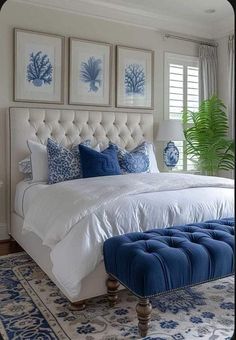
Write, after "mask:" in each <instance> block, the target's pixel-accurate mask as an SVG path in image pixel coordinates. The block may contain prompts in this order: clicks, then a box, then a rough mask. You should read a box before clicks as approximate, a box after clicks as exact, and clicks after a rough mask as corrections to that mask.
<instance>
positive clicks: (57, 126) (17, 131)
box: [8, 107, 153, 213]
mask: <svg viewBox="0 0 236 340" xmlns="http://www.w3.org/2000/svg"><path fill="white" fill-rule="evenodd" d="M48 137H52V138H53V139H55V140H56V141H58V142H59V143H62V144H63V145H65V146H71V145H72V144H75V143H79V142H80V141H82V140H84V139H91V141H92V144H93V145H95V144H97V143H103V144H104V145H105V144H108V141H109V140H111V141H113V142H115V143H117V144H119V145H121V146H122V147H125V148H126V149H130V148H133V147H134V146H136V145H137V144H138V143H140V142H141V141H142V140H144V139H145V140H148V141H152V140H153V116H152V114H149V113H122V112H101V111H82V110H64V109H46V108H43V109H41V108H15V107H14V108H10V110H9V152H8V154H9V155H10V159H9V162H8V163H9V171H8V175H9V201H10V202H11V203H10V206H11V208H10V209H9V213H10V211H12V209H13V210H14V206H13V203H14V196H15V186H16V184H17V183H18V182H19V181H20V180H21V179H22V177H21V174H20V173H19V171H18V162H19V161H20V160H22V159H24V158H25V157H26V156H27V155H29V150H28V147H27V144H26V141H27V139H32V140H35V141H38V142H40V143H43V144H44V143H46V141H47V138H48Z"/></svg>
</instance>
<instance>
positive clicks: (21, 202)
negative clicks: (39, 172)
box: [15, 181, 48, 218]
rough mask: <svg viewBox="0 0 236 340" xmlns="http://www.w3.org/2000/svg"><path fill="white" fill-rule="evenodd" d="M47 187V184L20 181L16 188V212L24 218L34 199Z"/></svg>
mask: <svg viewBox="0 0 236 340" xmlns="http://www.w3.org/2000/svg"><path fill="white" fill-rule="evenodd" d="M47 186H48V184H46V182H33V183H32V182H31V181H20V182H19V183H18V184H17V186H16V193H15V212H16V213H17V214H18V215H19V216H21V217H23V218H24V216H25V212H26V211H27V210H28V208H29V206H30V203H31V202H32V199H33V197H34V196H35V195H36V194H37V193H38V192H39V191H40V190H41V189H43V188H46V187H47Z"/></svg>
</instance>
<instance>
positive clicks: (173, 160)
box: [163, 142, 179, 168]
mask: <svg viewBox="0 0 236 340" xmlns="http://www.w3.org/2000/svg"><path fill="white" fill-rule="evenodd" d="M163 156H164V162H165V165H166V166H167V167H169V168H174V167H175V166H176V164H177V163H178V161H179V150H178V148H177V146H176V145H175V143H174V142H169V143H168V144H167V146H166V147H165V149H164V152H163Z"/></svg>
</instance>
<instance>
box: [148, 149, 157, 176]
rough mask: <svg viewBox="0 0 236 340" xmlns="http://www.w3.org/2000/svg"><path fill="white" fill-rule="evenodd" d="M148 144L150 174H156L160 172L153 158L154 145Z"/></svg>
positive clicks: (154, 157)
mask: <svg viewBox="0 0 236 340" xmlns="http://www.w3.org/2000/svg"><path fill="white" fill-rule="evenodd" d="M147 144H148V153H149V162H150V163H149V167H150V173H158V172H160V171H159V169H158V166H157V160H156V156H155V149H154V145H153V144H152V143H147Z"/></svg>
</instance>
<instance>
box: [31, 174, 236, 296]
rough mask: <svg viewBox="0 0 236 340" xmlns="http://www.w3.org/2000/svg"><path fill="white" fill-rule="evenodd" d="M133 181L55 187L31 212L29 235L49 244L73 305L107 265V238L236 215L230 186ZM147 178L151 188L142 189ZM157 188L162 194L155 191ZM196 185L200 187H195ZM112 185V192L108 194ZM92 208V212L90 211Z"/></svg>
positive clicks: (155, 177) (182, 179) (155, 178)
mask: <svg viewBox="0 0 236 340" xmlns="http://www.w3.org/2000/svg"><path fill="white" fill-rule="evenodd" d="M129 176H130V175H126V176H122V177H116V178H110V179H109V178H100V179H85V180H82V181H81V180H76V181H70V182H67V183H66V182H65V183H61V184H57V185H55V186H50V187H51V188H50V189H47V190H45V191H44V192H43V193H42V194H41V195H37V196H36V197H35V199H34V200H33V201H34V202H33V203H32V204H31V205H30V206H29V214H28V219H27V214H26V222H27V223H26V224H25V230H27V229H28V230H31V231H33V232H35V233H36V234H37V235H38V236H39V237H41V238H42V240H43V243H44V244H47V245H48V246H51V249H52V251H51V254H50V255H51V260H52V264H53V268H52V271H53V274H54V275H55V277H56V279H57V280H58V282H59V283H60V284H61V285H62V286H63V287H64V289H65V290H66V292H67V294H68V295H69V296H70V297H71V298H72V299H73V297H74V296H77V295H78V293H79V291H80V285H81V280H82V279H83V278H84V277H86V276H87V275H88V274H89V273H90V272H92V271H93V270H94V269H95V268H96V266H97V265H98V264H99V263H100V262H101V261H102V244H103V242H104V241H105V240H106V239H107V238H109V237H111V236H114V235H118V234H124V233H128V232H133V231H144V230H148V229H152V228H159V227H167V226H171V225H173V224H175V225H176V224H182V223H191V222H200V221H204V220H208V219H218V218H222V217H229V216H233V215H234V189H233V181H231V180H227V179H217V178H215V179H213V178H209V179H207V178H206V177H205V176H194V175H192V176H194V177H191V175H188V176H187V175H186V176H184V175H181V176H180V175H171V176H170V175H165V174H152V175H149V176H148V177H146V176H144V177H142V176H141V175H140V176H137V175H134V176H135V177H133V180H135V184H132V185H131V186H130V187H129V185H128V183H129V182H130V180H131V177H129ZM176 176H177V177H176ZM146 178H148V179H149V181H148V182H149V183H146V184H145V185H143V186H142V181H143V182H145V181H146ZM169 179H171V182H170V183H169ZM114 180H115V181H114ZM139 180H140V182H139ZM198 181H199V183H198ZM156 182H159V184H158V185H157V187H158V188H157V187H156V188H154V187H155V185H156ZM192 182H193V183H194V182H195V186H198V187H194V185H192V186H191V184H190V183H192ZM99 183H100V184H99ZM111 183H113V184H112V185H113V191H112V190H110V191H109V185H108V184H111ZM131 183H132V181H131ZM171 183H172V184H171ZM204 183H205V185H204ZM214 183H215V184H214ZM89 184H90V185H89ZM125 184H126V186H125ZM150 184H152V185H154V187H153V186H152V185H151V190H150V191H149V188H150ZM186 185H188V186H187V187H186ZM189 185H190V187H189ZM199 185H200V187H199ZM103 187H104V188H103ZM172 187H173V188H175V189H176V190H172V189H171V188H172ZM182 187H183V189H181V188H182ZM85 188H86V189H87V193H86V195H87V196H86V195H85V191H83V190H85ZM131 188H132V190H131ZM134 188H137V190H135V189H134ZM167 188H168V190H164V189H167ZM82 189H83V190H82ZM177 189H178V190H177ZM180 189H181V190H180ZM130 190H131V191H130ZM158 190H160V191H158ZM102 191H103V192H102ZM99 197H100V201H99ZM97 200H98V202H97ZM102 200H103V204H101V201H102ZM89 202H90V204H92V205H91V206H90V208H92V209H88V205H87V204H88V203H89ZM91 202H92V203H91ZM93 205H95V207H96V209H95V210H94V209H93ZM40 216H42V217H40ZM63 219H64V220H63ZM40 221H41V226H40ZM42 221H43V223H42ZM53 221H54V222H53ZM64 221H67V225H65V224H64ZM63 226H64V227H63ZM40 228H41V230H40ZM48 235H49V236H50V237H47V236H48ZM46 242H49V243H46Z"/></svg>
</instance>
